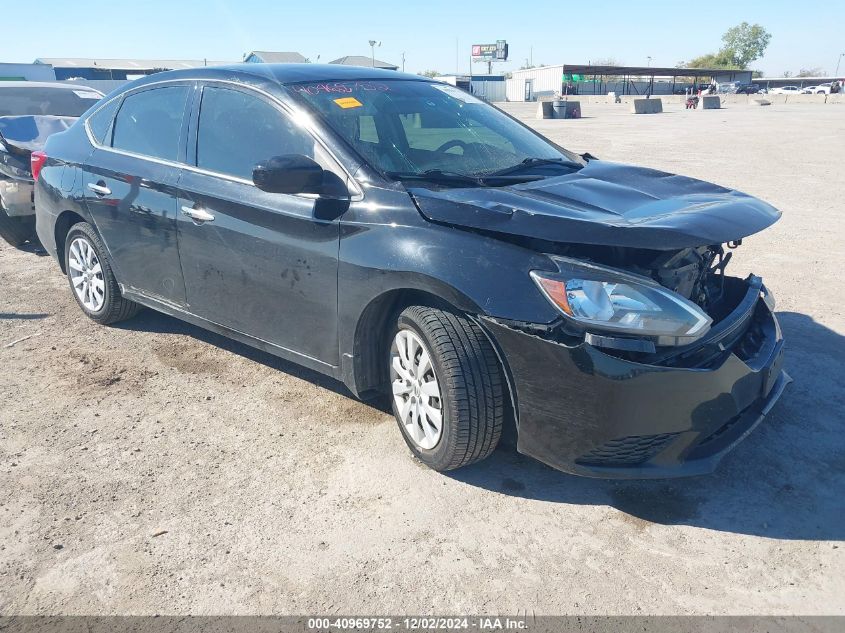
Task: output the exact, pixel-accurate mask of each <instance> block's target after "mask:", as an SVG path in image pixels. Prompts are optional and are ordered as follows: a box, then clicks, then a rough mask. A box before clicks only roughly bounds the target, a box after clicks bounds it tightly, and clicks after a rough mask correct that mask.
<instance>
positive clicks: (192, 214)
mask: <svg viewBox="0 0 845 633" xmlns="http://www.w3.org/2000/svg"><path fill="white" fill-rule="evenodd" d="M182 213H184V214H185V215H187V216H188V217H189V218H191V219H192V220H193V221H194V222H214V216H213V215H211V214H210V213H209V212H208V211H206V210H205V209H194V208H193V207H187V206H185V207H182Z"/></svg>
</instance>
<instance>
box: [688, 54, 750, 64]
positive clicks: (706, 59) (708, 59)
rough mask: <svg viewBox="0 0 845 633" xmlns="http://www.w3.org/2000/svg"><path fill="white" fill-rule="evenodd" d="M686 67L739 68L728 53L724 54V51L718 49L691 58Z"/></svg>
mask: <svg viewBox="0 0 845 633" xmlns="http://www.w3.org/2000/svg"><path fill="white" fill-rule="evenodd" d="M687 68H739V67H738V66H737V65H736V64H734V63H733V60H732V59H731V57H730V56H729V55H726V54H725V53H724V51H719V52H718V53H707V54H706V55H701V56H699V57H696V58H694V59H691V60H690V61H689V62H688V63H687Z"/></svg>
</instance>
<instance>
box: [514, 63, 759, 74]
mask: <svg viewBox="0 0 845 633" xmlns="http://www.w3.org/2000/svg"><path fill="white" fill-rule="evenodd" d="M549 68H560V69H561V72H562V73H563V74H566V75H590V76H592V75H611V76H619V77H621V76H626V75H627V76H634V77H636V76H645V77H651V76H655V77H713V76H716V75H732V74H738V73H748V74H751V71H750V70H742V69H739V68H674V67H672V68H668V67H663V68H661V67H656V66H593V65H590V64H556V65H552V66H537V67H536V68H526V69H522V70H514V71H513V74H514V75H516V74H517V73H528V72H531V71H536V70H545V69H549Z"/></svg>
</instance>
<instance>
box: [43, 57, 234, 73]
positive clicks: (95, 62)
mask: <svg viewBox="0 0 845 633" xmlns="http://www.w3.org/2000/svg"><path fill="white" fill-rule="evenodd" d="M35 63H36V64H50V65H51V66H52V67H53V68H102V69H104V70H137V71H144V70H160V69H162V68H164V69H167V70H176V69H179V68H201V67H203V66H219V65H221V64H229V63H231V62H226V61H208V60H204V59H106V58H91V57H39V58H38V59H36V60H35Z"/></svg>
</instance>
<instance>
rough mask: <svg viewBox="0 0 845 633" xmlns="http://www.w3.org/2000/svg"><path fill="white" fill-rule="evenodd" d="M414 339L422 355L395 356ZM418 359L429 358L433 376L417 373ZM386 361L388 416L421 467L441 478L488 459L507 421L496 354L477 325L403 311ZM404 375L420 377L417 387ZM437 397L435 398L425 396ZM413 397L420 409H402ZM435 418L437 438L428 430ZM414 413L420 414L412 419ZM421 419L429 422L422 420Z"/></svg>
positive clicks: (416, 309) (440, 314)
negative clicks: (390, 411)
mask: <svg viewBox="0 0 845 633" xmlns="http://www.w3.org/2000/svg"><path fill="white" fill-rule="evenodd" d="M414 336H415V337H416V338H417V340H418V341H419V343H420V350H417V351H415V352H414V353H413V354H410V353H407V351H406V350H403V351H400V347H401V346H402V345H403V343H402V341H403V340H404V341H411V340H413V337H414ZM424 354H427V355H428V356H429V359H430V364H431V371H428V369H427V368H426V369H425V370H424V371H423V372H420V371H419V369H420V368H421V367H422V366H423V363H424V360H423V359H424V356H423V355H424ZM400 356H401V357H400ZM411 356H413V359H412V360H411V361H410V365H408V359H409V358H410V357H411ZM387 361H388V367H389V375H390V381H389V382H390V384H389V387H390V389H389V391H390V394H391V397H390V400H391V407H392V409H393V414H394V416H395V417H396V421H397V424H398V425H399V429H400V430H401V432H402V437H403V438H405V442H406V443H407V444H408V447H409V448H410V449H411V452H412V453H413V454H414V455H415V456H416V457H417V458H418V459H419V460H420V461H421V462H423V463H424V464H425V465H426V466H429V467H430V468H432V469H434V470H437V471H441V472H442V471H447V470H453V469H455V468H460V467H462V466H467V465H468V464H472V463H474V462H477V461H480V460H482V459H484V458H485V457H487V456H489V455H490V453H492V452H493V450H494V449H495V448H496V445H497V444H498V442H499V438H500V437H501V434H502V424H503V421H504V416H505V399H504V398H505V396H504V378H503V374H502V369H501V367H500V366H499V361H498V358H497V356H496V352H495V351H494V350H493V347H492V345H491V344H490V341H489V340H488V339H487V337H486V336H485V334H484V332H483V331H482V330H481V328H480V327H479V326H478V325H476V324H475V323H473V322H472V321H471V320H469V319H468V318H466V317H465V316H463V315H460V314H456V313H454V312H447V311H443V310H437V309H435V308H429V307H423V306H412V307H409V308H407V309H405V310H404V311H403V312H402V313H401V314H400V315H399V317H398V318H397V322H396V326H395V328H394V329H393V332H392V334H391V337H390V351H389V353H388V356H387ZM397 362H398V363H399V367H398V368H397V367H395V363H397ZM408 368H410V369H412V370H416V374H417V375H419V374H422V375H419V379H418V380H419V382H417V383H416V387H414V386H413V384H414V380H416V379H414V378H412V379H411V380H410V381H409V380H408V379H407V376H408V375H409V372H408ZM397 369H405V372H406V373H404V374H403V373H400V372H399V371H397ZM432 374H433V375H432ZM432 380H434V381H435V383H436V389H435V388H434V387H433V386H432V384H431V381H432ZM409 384H411V385H412V386H411V387H409V386H408V385H409ZM397 389H398V390H399V391H400V393H397ZM435 392H437V393H438V394H439V397H434V396H432V395H430V394H432V393H435ZM412 397H413V398H416V399H417V402H419V403H420V404H419V405H417V404H415V403H412V404H411V405H408V401H409V400H410V399H411V398H412ZM423 401H424V404H423ZM400 403H401V404H400ZM438 410H439V412H440V424H441V426H440V431H439V433H437V432H436V425H435V424H434V423H433V421H434V420H436V417H437V416H436V412H437V411H438ZM415 411H416V412H417V413H419V416H418V417H417V418H416V419H415V418H414V416H415ZM423 411H426V412H428V413H431V412H434V413H435V415H434V417H433V418H431V419H429V418H428V417H425V418H423V413H422V412H423ZM428 413H426V415H428ZM403 415H404V417H403ZM423 427H424V428H423ZM429 431H431V434H429V433H428V432H429ZM433 436H437V437H436V440H435V438H434V437H433Z"/></svg>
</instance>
